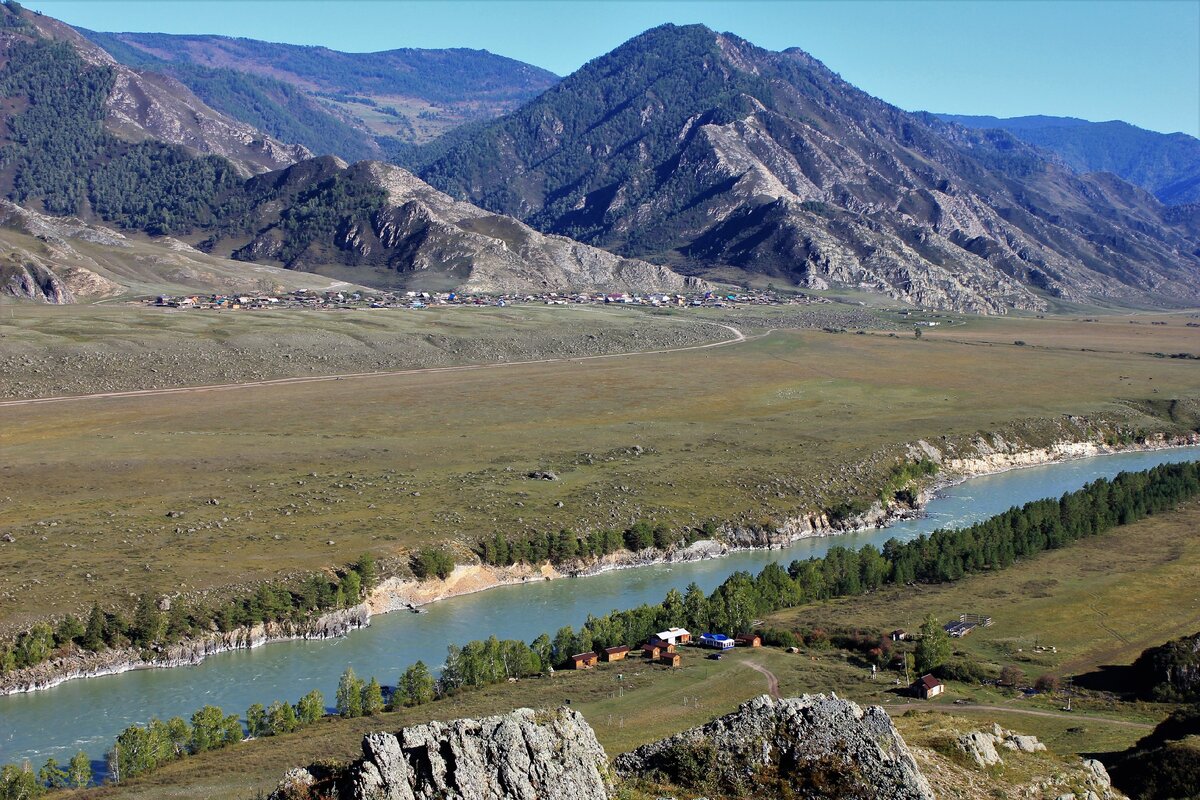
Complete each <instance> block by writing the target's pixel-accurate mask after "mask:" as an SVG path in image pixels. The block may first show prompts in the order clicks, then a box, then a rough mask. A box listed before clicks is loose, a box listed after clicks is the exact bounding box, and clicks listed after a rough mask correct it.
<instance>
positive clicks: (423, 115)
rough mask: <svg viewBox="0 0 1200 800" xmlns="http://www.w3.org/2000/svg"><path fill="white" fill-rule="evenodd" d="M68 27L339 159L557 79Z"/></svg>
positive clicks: (431, 55)
mask: <svg viewBox="0 0 1200 800" xmlns="http://www.w3.org/2000/svg"><path fill="white" fill-rule="evenodd" d="M78 30H79V32H80V34H81V35H83V36H84V37H86V38H87V39H88V40H90V41H91V42H93V43H95V44H96V45H99V46H100V47H103V48H105V49H106V50H107V51H109V52H110V53H112V54H113V56H114V58H116V60H118V61H120V62H122V63H125V64H127V65H129V66H132V67H142V68H149V69H154V70H157V71H159V72H163V73H166V74H169V75H172V76H173V77H175V78H176V79H178V80H180V81H181V82H183V83H184V84H186V85H187V86H188V87H189V88H190V89H191V90H192V91H194V92H195V93H196V94H198V95H199V96H201V97H203V98H204V99H205V100H206V101H207V102H209V103H211V104H212V105H214V107H217V108H219V109H220V110H222V111H223V112H225V113H226V114H229V115H230V116H234V117H237V118H238V119H241V120H243V121H245V122H249V123H251V124H254V125H256V126H257V127H260V128H263V129H265V130H267V131H269V132H271V133H272V134H275V135H278V136H283V137H287V136H290V137H291V138H290V139H289V140H292V141H298V142H301V143H302V144H304V145H306V146H307V147H308V148H309V149H310V150H312V151H313V152H315V153H317V154H321V155H324V154H332V155H338V156H341V157H343V158H346V159H349V160H362V159H370V158H384V157H392V156H395V155H397V154H398V153H400V152H401V151H402V150H403V149H404V147H405V146H407V145H409V144H411V143H414V142H421V141H425V140H428V139H431V138H436V137H437V136H439V135H441V134H442V133H444V132H446V131H447V130H450V129H452V128H454V127H456V126H458V125H461V124H464V123H467V122H470V121H472V120H477V119H488V118H490V117H492V116H496V115H498V114H499V113H502V112H504V111H508V110H511V109H512V108H515V107H516V106H517V105H518V104H519V103H521V102H524V101H525V100H528V99H530V98H532V97H534V96H536V95H537V94H538V93H539V92H541V91H542V90H544V89H546V88H548V87H549V86H551V85H553V83H554V82H555V81H557V80H558V76H556V75H554V74H553V73H551V72H549V71H547V70H543V69H541V68H540V67H536V66H534V65H532V64H526V63H524V62H521V61H517V60H515V59H511V58H507V57H506V56H501V55H497V54H495V53H491V52H489V51H487V50H476V49H471V48H444V49H422V48H396V49H392V50H383V51H378V52H371V53H348V52H341V51H338V50H334V49H331V48H327V47H320V46H305V45H292V44H286V43H279V42H268V41H263V40H259V39H250V38H245V37H228V36H217V35H208V34H197V35H192V34H187V35H183V34H160V33H104V32H99V31H91V30H87V29H82V28H81V29H78Z"/></svg>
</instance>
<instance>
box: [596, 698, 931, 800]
mask: <svg viewBox="0 0 1200 800" xmlns="http://www.w3.org/2000/svg"><path fill="white" fill-rule="evenodd" d="M680 756H683V757H685V758H689V757H695V756H700V758H698V759H696V758H692V763H701V764H703V765H704V778H703V781H704V784H705V786H704V788H705V789H708V790H710V791H711V787H713V786H719V787H724V788H725V789H727V790H729V791H731V792H736V791H739V790H741V791H749V790H752V789H753V790H754V791H756V792H759V793H758V794H755V796H767V795H766V794H763V792H766V791H767V788H766V787H765V786H764V785H761V784H759V783H758V781H757V779H756V777H755V776H756V775H757V774H761V773H762V772H763V771H767V772H770V773H774V774H778V775H779V776H786V775H790V776H792V780H793V782H803V781H806V780H807V779H808V778H817V777H819V779H820V780H822V781H823V782H824V784H825V785H826V786H836V787H837V795H836V796H838V797H839V798H847V799H850V798H856V799H858V800H885V798H886V800H933V797H934V794H933V790H932V788H930V785H929V783H928V781H927V780H926V779H925V777H924V776H923V775H922V774H921V772H920V770H919V769H918V768H917V764H916V761H915V760H914V759H913V757H912V754H911V753H910V752H909V750H908V747H907V746H906V745H905V743H904V740H903V738H902V737H901V736H900V734H899V732H897V730H896V728H895V726H894V725H893V724H892V721H891V718H889V717H888V715H887V712H886V711H884V710H883V709H882V708H880V707H878V706H873V707H870V708H867V709H863V708H861V707H859V706H858V705H857V704H856V703H853V702H850V701H848V700H839V699H838V698H836V697H834V696H832V695H830V696H825V695H804V696H802V697H793V698H786V699H783V700H772V699H771V698H770V697H768V696H766V695H763V696H762V697H758V698H756V699H754V700H751V701H749V702H747V703H744V704H742V706H741V707H740V708H739V709H738V710H737V711H735V712H733V713H732V714H727V715H726V716H724V717H719V718H718V719H715V720H713V721H712V722H710V723H708V724H706V725H703V726H701V727H699V728H693V729H691V730H689V731H685V732H683V733H680V734H677V735H675V736H672V737H670V738H667V739H663V740H662V741H659V742H655V743H653V744H648V745H644V746H642V747H639V748H638V749H636V750H634V751H632V752H630V753H626V754H624V755H621V756H618V757H617V760H616V768H617V772H618V774H620V775H621V776H623V777H635V776H645V777H650V776H666V777H668V778H672V779H676V780H678V779H680V777H681V775H680V773H679V770H678V769H677V767H678V761H677V759H679V758H680Z"/></svg>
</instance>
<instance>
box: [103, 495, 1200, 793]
mask: <svg viewBox="0 0 1200 800" xmlns="http://www.w3.org/2000/svg"><path fill="white" fill-rule="evenodd" d="M1198 523H1200V504H1196V503H1193V504H1191V505H1189V506H1188V507H1186V508H1184V509H1182V510H1180V511H1178V512H1174V513H1171V514H1167V515H1163V516H1160V517H1157V518H1153V519H1148V520H1145V521H1143V522H1139V523H1136V524H1134V525H1131V526H1127V527H1122V528H1118V529H1116V530H1114V531H1113V532H1112V533H1109V534H1107V535H1104V536H1101V537H1097V538H1095V539H1088V540H1086V541H1084V542H1081V543H1077V544H1075V545H1072V546H1070V547H1067V548H1064V549H1062V550H1058V551H1053V552H1049V553H1045V554H1043V555H1041V556H1038V557H1037V558H1034V559H1030V560H1028V561H1025V562H1021V563H1018V564H1016V565H1014V566H1013V567H1011V568H1009V569H1008V570H1005V571H1003V572H1001V573H998V574H996V575H981V576H973V577H969V578H966V579H964V580H962V581H960V582H958V583H955V584H951V585H945V586H939V587H903V588H899V589H890V590H888V591H885V592H877V593H875V594H873V595H868V596H860V597H856V598H852V599H849V600H839V601H831V602H826V603H820V604H815V605H812V606H808V607H804V608H800V609H795V610H791V611H786V612H781V613H779V614H776V615H774V616H773V617H772V618H771V619H769V620H767V623H768V624H772V625H789V626H793V625H794V626H797V627H805V626H810V625H828V626H830V627H831V628H833V627H843V628H844V627H855V626H857V627H860V628H862V629H863V630H870V631H875V632H879V633H882V632H884V631H887V630H890V629H891V628H893V627H895V626H897V625H909V626H913V627H915V623H916V622H918V621H919V619H920V618H921V617H922V616H923V615H924V614H925V613H927V612H929V611H933V612H934V613H943V614H944V615H946V616H948V615H949V613H950V612H952V611H956V610H957V609H960V608H964V607H966V606H968V605H969V606H971V607H973V608H979V604H980V603H986V609H984V610H985V611H987V612H988V613H990V614H992V615H993V616H994V617H995V619H996V624H995V625H994V626H993V627H991V628H987V629H984V630H981V631H978V632H976V633H974V634H972V635H971V636H969V637H967V638H966V639H963V640H960V641H959V642H957V644H956V646H957V647H959V648H960V649H961V650H962V651H963V652H964V653H967V654H969V655H972V656H975V657H977V658H980V659H982V660H984V661H987V662H995V663H997V664H999V663H1009V662H1015V663H1020V664H1022V666H1024V667H1025V668H1026V669H1027V670H1029V671H1030V672H1031V673H1032V672H1033V671H1034V670H1035V669H1045V670H1053V671H1056V672H1058V673H1059V674H1068V673H1071V674H1084V673H1088V672H1091V671H1094V670H1096V669H1097V668H1099V667H1101V666H1103V665H1107V664H1114V663H1127V662H1128V661H1129V660H1131V659H1132V658H1133V656H1134V655H1136V653H1137V652H1140V649H1141V648H1142V647H1144V646H1149V645H1152V644H1158V643H1161V642H1162V641H1164V640H1166V639H1169V638H1173V637H1175V636H1178V635H1180V634H1182V633H1186V632H1194V631H1195V630H1196V629H1197V628H1198V627H1200V602H1198V601H1200V595H1197V589H1196V587H1195V582H1194V576H1195V574H1196V570H1197V569H1198V568H1200V539H1198V538H1197V537H1196V536H1195V530H1196V526H1197V524H1198ZM1031 586H1036V587H1037V589H1036V591H1033V590H1031V588H1030V587H1031ZM1034 595H1036V596H1034ZM1180 607H1183V608H1185V609H1187V611H1186V612H1185V613H1183V614H1180V613H1178V609H1179V608H1180ZM1100 621H1103V625H1102V624H1100ZM1147 623H1150V624H1147ZM1107 628H1112V629H1114V630H1116V631H1117V632H1119V633H1120V634H1121V636H1123V637H1124V638H1125V639H1127V640H1128V641H1119V643H1118V644H1117V645H1116V646H1114V643H1113V641H1112V640H1111V638H1110V634H1109V633H1108V632H1107V630H1106V629H1107ZM1033 640H1039V641H1041V642H1050V641H1053V642H1054V643H1055V644H1056V646H1057V647H1058V650H1059V653H1058V654H1057V656H1053V657H1051V656H1045V657H1042V661H1041V662H1039V663H1038V664H1036V665H1035V664H1031V663H1029V662H1025V661H1024V660H1023V659H1022V658H1021V657H1020V656H1019V655H1018V654H1015V651H1014V645H1015V646H1016V647H1022V648H1025V649H1026V650H1028V648H1029V646H1030V645H1031V643H1032V642H1033ZM683 652H684V662H683V667H682V668H681V669H678V670H669V669H666V668H662V667H651V666H648V665H646V664H645V663H644V662H642V661H640V660H630V661H627V662H618V663H616V664H603V665H601V666H599V667H598V668H596V669H594V670H591V671H587V672H582V673H576V672H559V673H556V674H555V675H554V677H553V678H534V679H527V680H523V681H520V682H518V683H513V684H500V685H494V686H490V687H487V688H485V689H483V690H480V691H475V692H466V693H463V694H460V695H457V696H455V697H451V698H448V699H446V700H443V701H438V702H436V703H433V704H431V705H428V706H423V707H420V708H417V709H410V710H403V711H399V712H396V713H388V714H384V715H382V716H380V717H378V718H361V719H353V720H334V719H327V720H325V721H323V722H321V723H319V724H318V725H315V726H313V727H312V728H309V729H306V730H304V731H301V732H299V733H296V734H290V735H287V736H282V737H277V738H266V739H262V740H259V741H257V742H255V743H253V744H243V745H239V746H235V747H233V748H230V749H227V750H223V751H220V752H214V753H205V754H202V755H200V756H196V757H193V758H188V759H185V760H183V761H180V762H177V763H175V764H172V765H170V766H168V767H166V768H164V769H162V770H160V771H159V772H157V773H155V774H152V775H150V776H147V777H145V778H142V779H139V780H138V781H136V782H134V783H133V784H131V785H129V786H124V787H120V788H106V789H102V790H92V791H89V792H87V793H80V796H84V797H89V798H91V797H95V798H128V799H129V800H142V799H143V798H145V799H146V800H149V798H159V797H178V798H202V797H203V798H230V800H233V799H234V798H247V797H249V796H251V795H252V793H253V792H254V791H255V790H257V789H264V790H266V789H269V788H270V787H272V786H273V785H274V783H275V781H277V780H278V778H279V777H280V776H281V775H282V773H283V772H284V771H285V770H286V769H288V768H289V767H291V766H295V765H298V764H307V763H312V762H315V761H321V760H333V761H339V760H349V759H353V758H355V757H356V756H357V755H358V753H359V742H360V741H361V738H362V735H363V734H364V733H365V732H367V731H371V730H382V729H392V730H395V729H399V728H401V727H404V726H405V725H410V724H414V723H418V722H422V721H426V720H429V719H453V718H457V717H463V716H481V715H488V714H494V713H502V712H504V711H508V710H510V709H512V708H516V707H521V706H528V707H534V708H543V707H550V706H555V705H558V704H560V703H562V702H563V701H565V700H570V701H571V705H572V706H573V707H574V708H576V709H578V710H579V711H580V712H581V713H582V714H583V715H584V716H585V717H586V718H587V720H588V722H589V723H590V724H591V725H592V727H593V728H594V729H595V730H596V734H597V736H598V738H599V739H600V742H601V744H603V745H604V747H605V749H606V751H607V752H608V753H609V755H610V756H614V755H616V754H617V753H620V752H624V751H627V750H629V749H632V748H634V747H636V746H638V745H640V744H643V743H646V742H649V741H654V740H656V739H658V738H661V737H663V736H667V735H669V734H671V733H675V732H677V731H679V730H682V729H684V728H687V727H690V726H693V725H697V724H700V723H703V722H705V721H707V720H708V719H711V718H712V717H715V716H718V715H720V714H723V713H727V712H728V711H731V710H733V709H734V708H736V706H737V705H738V704H739V703H740V702H743V701H745V700H747V699H749V698H751V697H755V696H757V695H759V694H763V693H765V692H766V690H767V680H766V678H765V676H763V675H761V674H759V673H757V672H752V671H751V670H750V668H749V667H748V666H747V664H748V663H755V664H757V665H759V666H761V667H763V668H765V669H767V670H769V671H770V672H772V673H773V674H774V675H775V676H776V677H777V679H778V681H779V688H780V693H781V694H782V695H783V696H794V695H798V694H802V693H805V692H829V691H835V692H837V694H838V696H840V697H848V698H850V699H853V700H855V701H858V702H860V703H869V704H881V705H884V706H885V707H889V709H890V710H891V711H892V713H893V715H894V717H895V719H896V722H897V725H898V726H899V727H900V729H901V731H902V733H903V734H904V736H905V738H906V740H907V741H908V742H909V744H910V745H917V746H919V747H921V748H931V749H934V750H936V749H938V748H939V747H941V746H942V745H943V744H944V741H945V739H946V737H947V735H948V732H953V731H957V732H963V731H967V730H978V729H982V728H984V727H988V726H990V725H991V723H992V722H999V723H1000V724H1001V725H1003V726H1004V727H1006V728H1009V729H1012V730H1016V731H1019V732H1022V733H1027V734H1033V735H1036V736H1038V737H1039V738H1040V739H1042V741H1044V742H1046V743H1047V744H1048V746H1049V747H1050V749H1051V751H1052V753H1054V754H1057V755H1058V756H1070V755H1073V754H1087V753H1094V752H1106V751H1114V750H1120V749H1123V748H1125V747H1128V746H1129V745H1130V744H1132V743H1133V742H1134V741H1135V740H1137V739H1138V738H1140V737H1141V736H1143V735H1145V734H1146V733H1147V732H1148V731H1149V728H1150V726H1151V725H1152V724H1154V723H1156V722H1158V721H1159V720H1160V719H1162V718H1163V717H1164V716H1166V714H1167V708H1166V707H1164V706H1158V705H1155V704H1145V703H1129V702H1122V701H1119V700H1117V699H1115V698H1112V697H1108V696H1105V695H1102V694H1089V693H1086V692H1079V693H1077V695H1076V696H1075V697H1074V699H1073V700H1074V708H1075V710H1074V711H1072V712H1071V713H1069V714H1068V713H1066V712H1062V711H1061V710H1060V707H1061V706H1062V705H1063V703H1064V702H1065V698H1064V696H1063V695H1061V694H1059V695H1055V696H1052V697H1040V698H1031V699H1017V697H1016V695H1015V694H1014V693H1013V692H1011V691H1008V690H1003V691H997V690H994V689H992V690H982V689H980V688H978V687H968V686H964V685H961V684H957V683H952V684H950V688H949V691H948V693H947V695H946V696H945V697H944V698H942V699H941V700H939V701H936V702H934V703H921V702H919V701H914V700H912V699H911V698H908V697H905V696H902V695H900V694H898V693H897V692H896V691H895V689H896V686H895V684H894V680H895V677H894V676H893V675H892V674H891V673H883V674H881V675H880V677H879V678H878V679H877V680H870V679H869V677H868V673H867V670H866V669H865V667H864V666H863V664H862V663H860V662H859V661H858V660H857V658H856V657H855V656H853V655H852V654H850V653H847V652H845V651H841V650H836V649H805V650H803V651H802V652H801V653H799V654H789V653H785V652H783V651H781V650H779V649H775V648H761V649H754V650H750V649H741V648H739V649H737V650H736V651H734V652H732V653H730V654H728V655H727V656H726V657H725V658H723V659H722V660H721V661H710V660H708V659H705V658H703V657H702V651H696V650H691V649H685V650H684V651H683ZM618 675H621V676H623V678H621V679H618V678H617V676H618ZM955 700H970V701H971V702H970V703H969V704H966V705H960V704H956V703H955V702H954V701H955ZM910 709H916V710H911V711H910ZM931 711H936V712H938V713H936V714H931V713H926V712H931ZM1006 758H1008V759H1009V762H1010V764H1011V765H1012V766H1011V767H1010V768H1009V770H1010V771H1009V772H1004V771H1000V772H997V771H994V770H993V771H991V772H990V773H988V774H980V773H975V774H974V778H973V780H974V781H975V782H976V784H977V783H978V781H980V780H984V781H987V780H991V781H995V782H997V783H998V784H1001V785H1003V784H1004V782H1005V781H1009V782H1010V783H1009V786H1010V788H1011V781H1014V780H1018V779H1021V780H1024V779H1025V775H1024V773H1023V772H1022V771H1021V770H1027V769H1030V768H1032V767H1036V766H1039V765H1041V766H1042V767H1045V766H1046V764H1045V763H1043V762H1042V761H1039V760H1037V759H1033V760H1032V761H1029V762H1023V761H1019V760H1018V761H1013V759H1012V758H1011V757H1009V756H1007V755H1006ZM943 766H944V765H943ZM1051 766H1053V765H1052V764H1051ZM1047 768H1049V767H1047ZM934 777H944V776H940V775H939V776H934ZM939 796H940V795H939ZM961 796H968V797H969V796H971V795H970V794H969V793H967V794H966V795H961Z"/></svg>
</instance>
